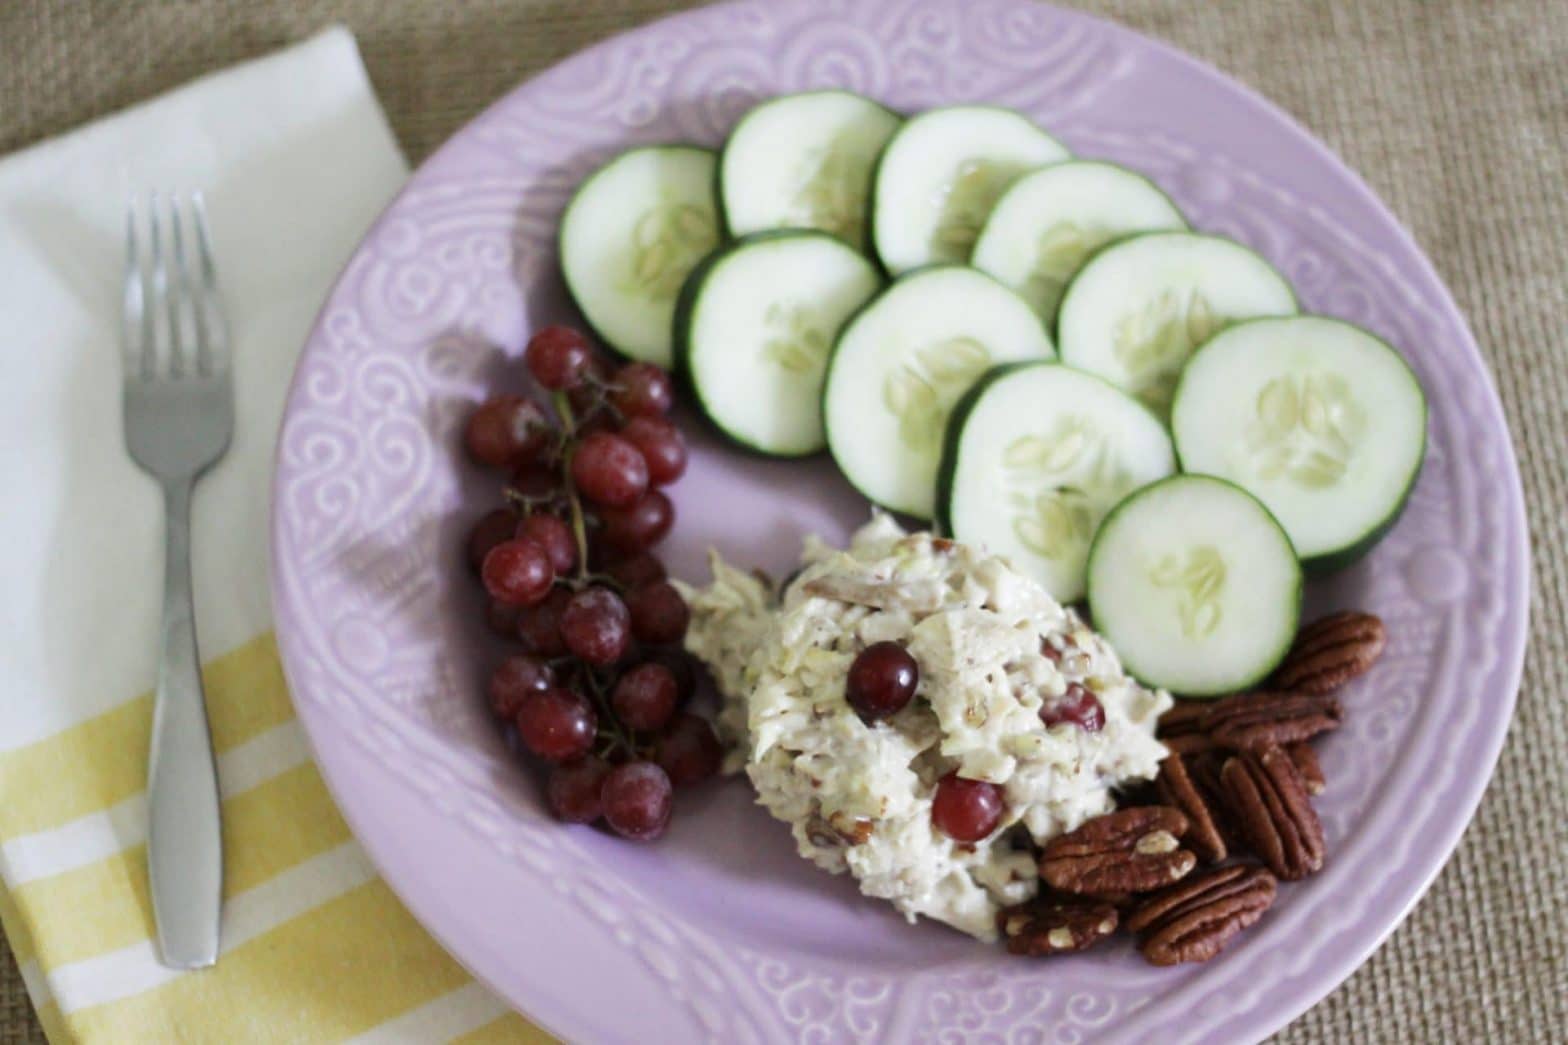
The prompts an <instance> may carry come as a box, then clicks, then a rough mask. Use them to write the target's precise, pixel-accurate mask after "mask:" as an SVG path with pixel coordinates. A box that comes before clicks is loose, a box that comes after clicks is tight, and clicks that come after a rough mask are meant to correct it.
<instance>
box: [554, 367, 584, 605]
mask: <svg viewBox="0 0 1568 1045" xmlns="http://www.w3.org/2000/svg"><path fill="white" fill-rule="evenodd" d="M550 398H551V401H552V402H553V403H554V404H555V412H556V414H557V415H559V416H560V418H561V430H562V431H563V432H564V433H565V435H566V440H565V442H566V455H565V457H564V458H563V459H562V461H561V484H562V485H563V486H564V487H565V489H566V502H567V504H568V505H569V506H570V508H571V512H572V538H573V539H574V540H575V541H576V542H577V579H578V580H579V581H582V580H586V579H587V577H588V526H587V524H586V523H584V522H583V501H582V498H581V497H579V496H578V495H577V486H576V484H575V483H573V482H572V458H573V457H575V456H576V455H577V419H576V418H575V417H573V415H572V402H571V400H570V399H568V398H567V396H566V393H565V392H561V391H556V392H552V393H551V395H550Z"/></svg>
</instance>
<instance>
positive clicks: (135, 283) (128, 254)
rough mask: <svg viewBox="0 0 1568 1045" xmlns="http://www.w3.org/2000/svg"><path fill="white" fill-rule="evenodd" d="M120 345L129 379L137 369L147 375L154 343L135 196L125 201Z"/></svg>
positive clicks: (139, 373) (140, 373) (140, 374)
mask: <svg viewBox="0 0 1568 1045" xmlns="http://www.w3.org/2000/svg"><path fill="white" fill-rule="evenodd" d="M120 323H121V326H120V347H121V349H122V353H123V355H122V359H123V364H124V369H125V376H126V377H127V378H129V377H130V376H131V375H132V373H133V372H134V373H135V374H136V375H137V376H138V377H143V378H145V377H146V376H147V374H148V365H147V364H148V347H149V344H150V342H151V340H152V339H151V335H150V327H149V325H148V316H147V299H146V288H145V286H144V284H143V282H142V265H141V249H140V245H139V244H138V242H137V237H136V199H135V197H131V198H129V199H127V200H126V201H125V287H124V299H123V302H122V307H121V313H120Z"/></svg>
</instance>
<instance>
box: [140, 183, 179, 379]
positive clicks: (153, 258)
mask: <svg viewBox="0 0 1568 1045" xmlns="http://www.w3.org/2000/svg"><path fill="white" fill-rule="evenodd" d="M147 239H148V242H149V243H150V244H151V246H150V249H149V251H148V268H149V284H150V286H151V288H152V294H151V295H150V296H151V298H152V300H151V301H150V302H148V308H147V318H148V323H147V349H146V365H145V367H144V369H143V372H144V373H149V374H155V373H157V372H159V371H161V370H163V369H164V368H165V367H166V366H167V365H168V359H167V357H168V356H171V355H173V348H172V340H171V339H172V337H173V331H172V330H170V328H169V320H170V318H171V317H172V313H171V312H170V311H169V273H168V270H167V269H166V268H165V267H164V264H163V221H162V220H161V219H160V218H159V216H158V194H157V193H156V192H149V193H148V194H147Z"/></svg>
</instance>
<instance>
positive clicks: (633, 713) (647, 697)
mask: <svg viewBox="0 0 1568 1045" xmlns="http://www.w3.org/2000/svg"><path fill="white" fill-rule="evenodd" d="M678 696H679V692H678V687H677V685H676V682H675V675H674V674H673V673H672V672H671V671H670V669H669V668H667V667H665V666H664V665H663V664H652V663H647V664H639V665H637V666H636V667H635V668H633V669H631V670H630V671H628V672H627V673H626V674H624V675H622V676H621V677H620V678H619V679H617V680H616V683H615V689H613V690H612V691H611V692H610V706H611V707H613V708H614V709H615V714H616V715H617V716H619V717H620V720H621V721H622V722H624V723H626V725H627V726H628V727H629V728H631V729H635V730H639V731H644V732H647V731H651V730H655V729H662V728H663V726H664V724H665V723H666V722H668V721H669V720H670V716H671V715H673V714H675V704H676V699H677V697H678Z"/></svg>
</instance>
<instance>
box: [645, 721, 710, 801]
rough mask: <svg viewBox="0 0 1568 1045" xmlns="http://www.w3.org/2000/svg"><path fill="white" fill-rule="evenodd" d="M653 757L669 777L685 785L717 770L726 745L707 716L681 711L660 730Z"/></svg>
mask: <svg viewBox="0 0 1568 1045" xmlns="http://www.w3.org/2000/svg"><path fill="white" fill-rule="evenodd" d="M654 757H655V758H656V759H658V761H659V765H661V766H663V767H664V771H665V772H666V773H668V774H669V777H670V780H671V781H672V782H673V783H674V784H675V785H676V786H677V787H684V786H686V785H687V784H695V783H699V782H700V781H703V780H706V779H708V778H709V777H711V776H713V775H714V774H716V773H717V772H718V771H719V766H720V764H721V763H722V762H723V761H724V749H723V747H721V746H720V745H719V738H718V736H717V735H716V734H715V733H714V732H713V726H712V725H711V724H710V723H709V722H708V720H707V719H705V718H702V717H701V716H699V715H693V714H691V713H690V712H682V713H681V714H679V715H677V716H676V717H675V720H674V721H673V722H671V723H670V725H669V727H668V728H666V729H665V731H664V732H663V733H662V734H660V736H659V743H658V746H657V748H656V750H655V752H654Z"/></svg>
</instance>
